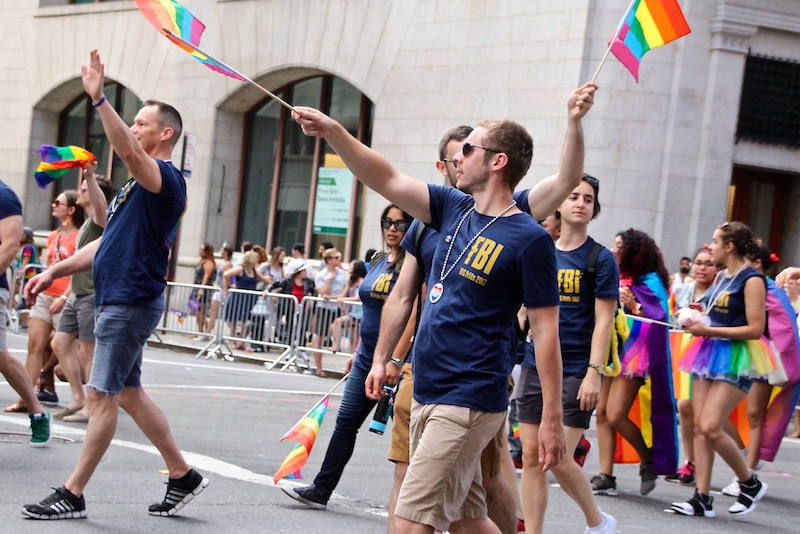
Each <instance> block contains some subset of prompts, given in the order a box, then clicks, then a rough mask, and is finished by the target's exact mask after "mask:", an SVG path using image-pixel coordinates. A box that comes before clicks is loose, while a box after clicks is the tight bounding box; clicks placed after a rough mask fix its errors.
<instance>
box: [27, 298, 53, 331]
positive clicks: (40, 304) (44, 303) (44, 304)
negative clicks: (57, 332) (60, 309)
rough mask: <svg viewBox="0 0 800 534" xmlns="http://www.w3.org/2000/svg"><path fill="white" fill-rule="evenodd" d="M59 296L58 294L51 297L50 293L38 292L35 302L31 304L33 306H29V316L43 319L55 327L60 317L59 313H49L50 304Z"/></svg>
mask: <svg viewBox="0 0 800 534" xmlns="http://www.w3.org/2000/svg"><path fill="white" fill-rule="evenodd" d="M60 298H61V297H60V296H59V297H51V296H50V295H45V294H44V293H39V296H38V297H36V302H35V303H34V304H33V307H32V308H31V314H30V318H31V319H37V320H39V321H43V322H45V323H47V324H49V325H50V326H53V327H57V326H58V321H59V320H60V319H61V314H60V313H57V314H55V315H50V305H51V304H52V303H53V301H54V300H56V299H60Z"/></svg>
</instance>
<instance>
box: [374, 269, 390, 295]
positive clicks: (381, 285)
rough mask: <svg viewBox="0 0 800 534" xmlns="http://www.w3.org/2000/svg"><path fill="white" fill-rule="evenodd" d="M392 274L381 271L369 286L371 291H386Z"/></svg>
mask: <svg viewBox="0 0 800 534" xmlns="http://www.w3.org/2000/svg"><path fill="white" fill-rule="evenodd" d="M393 276H394V275H393V274H392V273H383V274H382V275H380V276H379V277H378V279H377V280H375V282H373V284H372V287H371V288H370V289H371V290H372V291H375V292H377V293H388V292H389V286H390V285H391V283H392V277H393Z"/></svg>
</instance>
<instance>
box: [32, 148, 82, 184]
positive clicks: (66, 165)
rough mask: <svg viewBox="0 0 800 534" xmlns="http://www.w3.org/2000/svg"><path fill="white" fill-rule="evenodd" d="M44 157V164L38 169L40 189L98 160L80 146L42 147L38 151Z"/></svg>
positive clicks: (37, 176) (37, 182)
mask: <svg viewBox="0 0 800 534" xmlns="http://www.w3.org/2000/svg"><path fill="white" fill-rule="evenodd" d="M35 152H38V153H39V154H40V155H41V157H42V162H41V163H40V164H39V166H38V167H36V174H35V177H36V185H38V186H39V188H40V189H44V188H46V187H47V185H48V184H50V182H53V181H55V180H58V179H59V178H61V177H62V176H64V175H65V174H67V172H69V170H70V169H74V168H76V167H83V166H84V165H86V164H87V163H89V162H91V161H96V160H97V158H96V157H95V155H94V154H92V153H91V152H89V151H88V150H86V149H84V148H81V147H79V146H53V145H42V146H41V147H39V150H36V151H35Z"/></svg>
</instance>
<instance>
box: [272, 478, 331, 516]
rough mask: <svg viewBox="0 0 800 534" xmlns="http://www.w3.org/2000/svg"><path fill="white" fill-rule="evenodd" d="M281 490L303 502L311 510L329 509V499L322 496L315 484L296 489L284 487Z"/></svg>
mask: <svg viewBox="0 0 800 534" xmlns="http://www.w3.org/2000/svg"><path fill="white" fill-rule="evenodd" d="M281 489H282V490H283V492H284V493H285V494H286V495H288V496H289V497H291V498H292V499H294V500H296V501H297V502H301V503H303V504H305V505H306V506H308V507H309V508H313V509H314V510H324V509H325V508H327V507H328V499H326V498H325V497H323V496H322V495H320V493H319V491H317V488H316V486H314V485H313V484H312V485H311V486H306V487H304V488H294V487H292V486H285V485H282V486H281Z"/></svg>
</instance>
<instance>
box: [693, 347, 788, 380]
mask: <svg viewBox="0 0 800 534" xmlns="http://www.w3.org/2000/svg"><path fill="white" fill-rule="evenodd" d="M678 367H679V369H680V370H681V371H683V372H686V373H692V374H694V375H697V376H698V377H700V378H703V379H710V380H738V379H740V378H743V377H746V378H764V377H766V376H767V375H768V374H769V373H770V372H771V371H773V370H774V369H775V351H774V350H773V348H772V345H770V343H769V340H767V338H766V337H763V336H762V337H761V339H748V340H745V341H741V340H735V339H719V338H704V337H695V338H692V339H691V340H690V341H689V342H688V343H684V344H683V346H682V352H681V359H680V363H679V364H678Z"/></svg>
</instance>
